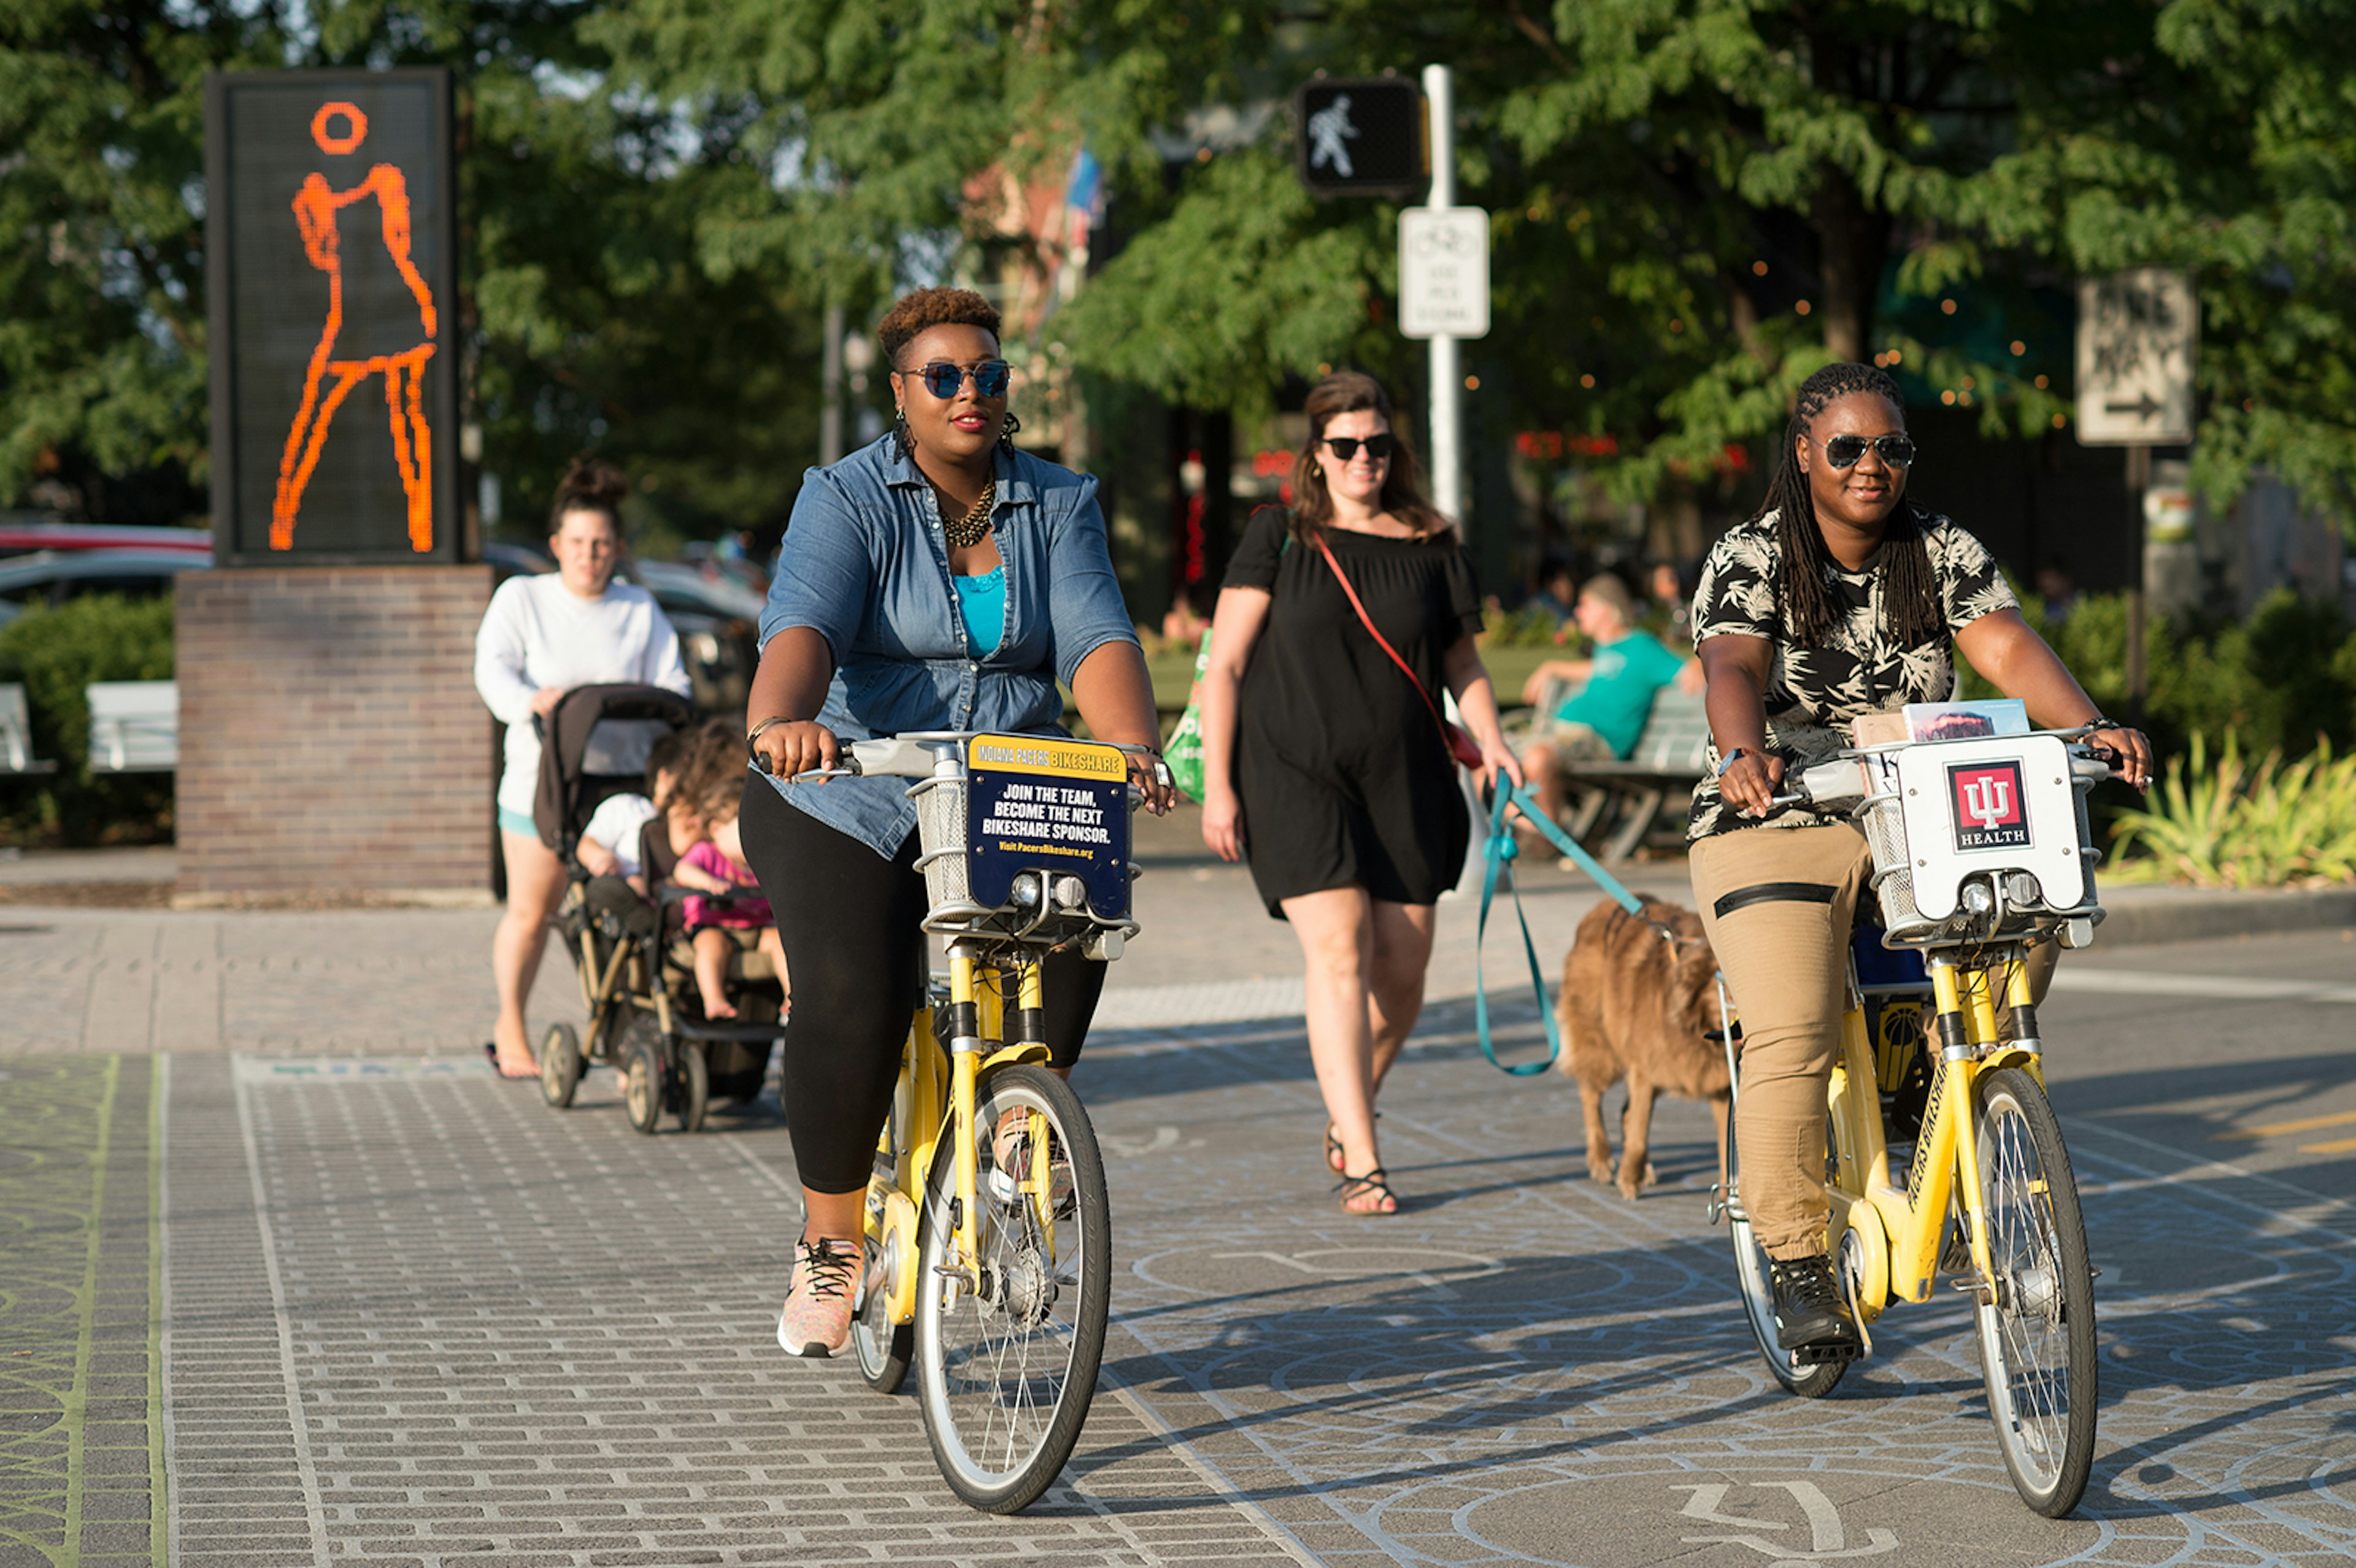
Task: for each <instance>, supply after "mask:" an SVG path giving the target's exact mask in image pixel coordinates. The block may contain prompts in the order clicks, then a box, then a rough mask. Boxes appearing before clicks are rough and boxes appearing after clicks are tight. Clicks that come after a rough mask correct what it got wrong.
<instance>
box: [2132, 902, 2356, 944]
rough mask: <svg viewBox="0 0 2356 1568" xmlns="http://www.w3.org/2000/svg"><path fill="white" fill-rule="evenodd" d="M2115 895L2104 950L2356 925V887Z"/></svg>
mask: <svg viewBox="0 0 2356 1568" xmlns="http://www.w3.org/2000/svg"><path fill="white" fill-rule="evenodd" d="M2113 897H2115V898H2116V899H2117V902H2115V903H2113V904H2111V905H2110V913H2109V915H2108V916H2107V917H2106V918H2105V919H2104V922H2103V923H2102V924H2101V925H2100V926H2098V927H2096V928H2095V936H2094V944H2095V946H2096V947H2098V948H2100V947H2105V946H2120V945H2125V946H2141V945H2143V944H2147V943H2157V942H2197V941H2200V940H2201V939H2202V938H2204V937H2217V936H2248V935H2254V934H2256V933H2261V932H2280V931H2328V930H2329V929H2331V928H2332V927H2334V926H2342V925H2348V926H2356V888H2318V889H2312V890H2300V891H2290V892H2275V891H2225V890H2220V889H2214V888H2153V889H2151V890H2149V891H2148V892H2146V891H2144V890H2142V889H2136V890H2134V892H2133V893H2132V894H2129V893H2127V892H2126V891H2125V890H2122V891H2121V892H2119V893H2115V894H2114V895H2113Z"/></svg>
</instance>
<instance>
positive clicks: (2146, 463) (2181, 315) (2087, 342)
mask: <svg viewBox="0 0 2356 1568" xmlns="http://www.w3.org/2000/svg"><path fill="white" fill-rule="evenodd" d="M2200 341H2201V306H2200V301H2199V298H2198V297H2197V296H2196V295H2195V294H2194V293H2193V291H2192V276H2191V274H2190V273H2189V272H2174V271H2171V270H2169V269H2167V268H2162V267H2143V268H2138V269H2136V270H2135V271H2132V272H2111V273H2108V274H2106V275H2104V276H2102V277H2098V278H2086V279H2083V280H2081V281H2080V283H2079V284H2078V366H2077V369H2078V441H2079V443H2080V444H2081V445H2083V446H2124V447H2126V449H2127V475H2126V477H2127V491H2128V497H2129V520H2128V525H2127V537H2128V539H2129V540H2130V541H2131V543H2130V553H2129V556H2128V561H2129V571H2128V577H2127V584H2128V586H2127V647H2126V656H2127V672H2126V673H2127V719H2128V720H2129V721H2130V722H2133V723H2140V722H2141V721H2142V719H2143V703H2144V695H2145V688H2146V684H2147V682H2146V676H2145V658H2144V587H2145V584H2144V505H2143V502H2144V492H2145V490H2146V489H2147V488H2148V487H2149V485H2150V484H2151V449H2152V448H2153V447H2155V446H2181V445H2183V444H2185V443H2189V442H2190V441H2191V439H2192V422H2193V421H2192V371H2193V360H2194V357H2195V355H2196V353H2197V351H2198V348H2199V346H2200Z"/></svg>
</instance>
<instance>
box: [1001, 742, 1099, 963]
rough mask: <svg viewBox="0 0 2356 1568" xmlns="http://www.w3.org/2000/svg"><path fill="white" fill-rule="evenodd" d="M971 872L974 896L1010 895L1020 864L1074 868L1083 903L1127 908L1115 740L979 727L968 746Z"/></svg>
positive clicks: (1057, 872) (1062, 872)
mask: <svg viewBox="0 0 2356 1568" xmlns="http://www.w3.org/2000/svg"><path fill="white" fill-rule="evenodd" d="M966 846H967V873H966V874H967V878H968V886H969V889H970V890H971V891H972V894H973V899H974V901H975V902H977V903H982V904H991V905H998V904H1002V903H1004V902H1006V901H1007V896H1008V893H1009V891H1010V890H1011V889H1012V885H1013V882H1014V878H1015V875H1016V873H1018V872H1021V871H1044V872H1046V873H1047V874H1048V876H1049V877H1050V878H1051V879H1055V878H1061V877H1066V876H1072V877H1077V878H1079V879H1080V880H1081V882H1082V883H1084V884H1085V885H1086V886H1087V890H1088V907H1089V908H1090V909H1093V910H1094V911H1096V912H1097V913H1098V914H1099V915H1102V916H1104V917H1105V918H1106V919H1108V920H1117V919H1120V918H1123V917H1125V916H1127V914H1128V913H1129V761H1128V759H1127V758H1126V757H1124V756H1123V755H1122V754H1121V752H1120V749H1119V747H1117V746H1107V745H1103V744H1100V743H1098V742H1094V741H1066V740H1061V739H1058V738H1056V737H1055V736H1050V735H983V736H980V737H977V738H976V739H975V740H974V741H973V743H972V744H971V745H970V746H969V747H968V749H967V752H966Z"/></svg>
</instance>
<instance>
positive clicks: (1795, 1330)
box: [1767, 1257, 1864, 1356]
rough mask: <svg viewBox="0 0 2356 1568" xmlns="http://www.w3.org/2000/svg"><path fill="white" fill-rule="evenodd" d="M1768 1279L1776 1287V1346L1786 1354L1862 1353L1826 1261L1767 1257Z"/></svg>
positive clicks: (1862, 1344) (1851, 1318) (1837, 1285)
mask: <svg viewBox="0 0 2356 1568" xmlns="http://www.w3.org/2000/svg"><path fill="white" fill-rule="evenodd" d="M1767 1278H1768V1281H1769V1283H1770V1284H1772V1285H1773V1286H1774V1289H1775V1342H1776V1343H1777V1344H1779V1345H1781V1346H1783V1349H1787V1350H1817V1351H1825V1352H1830V1353H1831V1355H1832V1356H1847V1355H1855V1354H1857V1353H1858V1351H1860V1350H1862V1349H1864V1342H1863V1341H1862V1340H1861V1339H1858V1332H1857V1319H1856V1317H1853V1316H1851V1315H1850V1312H1849V1309H1848V1303H1847V1300H1845V1299H1844V1298H1843V1297H1842V1296H1841V1288H1840V1281H1839V1280H1838V1279H1837V1277H1835V1275H1834V1274H1833V1265H1832V1264H1831V1262H1830V1261H1829V1260H1828V1259H1826V1258H1823V1257H1813V1258H1788V1259H1778V1258H1770V1259H1768V1260H1767Z"/></svg>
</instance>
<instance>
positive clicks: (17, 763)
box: [0, 681, 58, 773]
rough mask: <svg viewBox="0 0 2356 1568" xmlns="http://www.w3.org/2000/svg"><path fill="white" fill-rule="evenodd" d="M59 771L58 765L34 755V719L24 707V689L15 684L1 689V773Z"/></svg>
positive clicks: (9, 684)
mask: <svg viewBox="0 0 2356 1568" xmlns="http://www.w3.org/2000/svg"><path fill="white" fill-rule="evenodd" d="M57 771H58V765H57V763H50V762H43V761H41V760H40V759H38V758H37V757H35V756H34V755H33V727H32V715H31V712H30V710H29V709H27V708H26V706H25V688H23V687H22V686H20V685H18V684H16V682H14V681H11V682H9V683H8V684H7V685H5V686H0V773H55V772H57Z"/></svg>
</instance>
